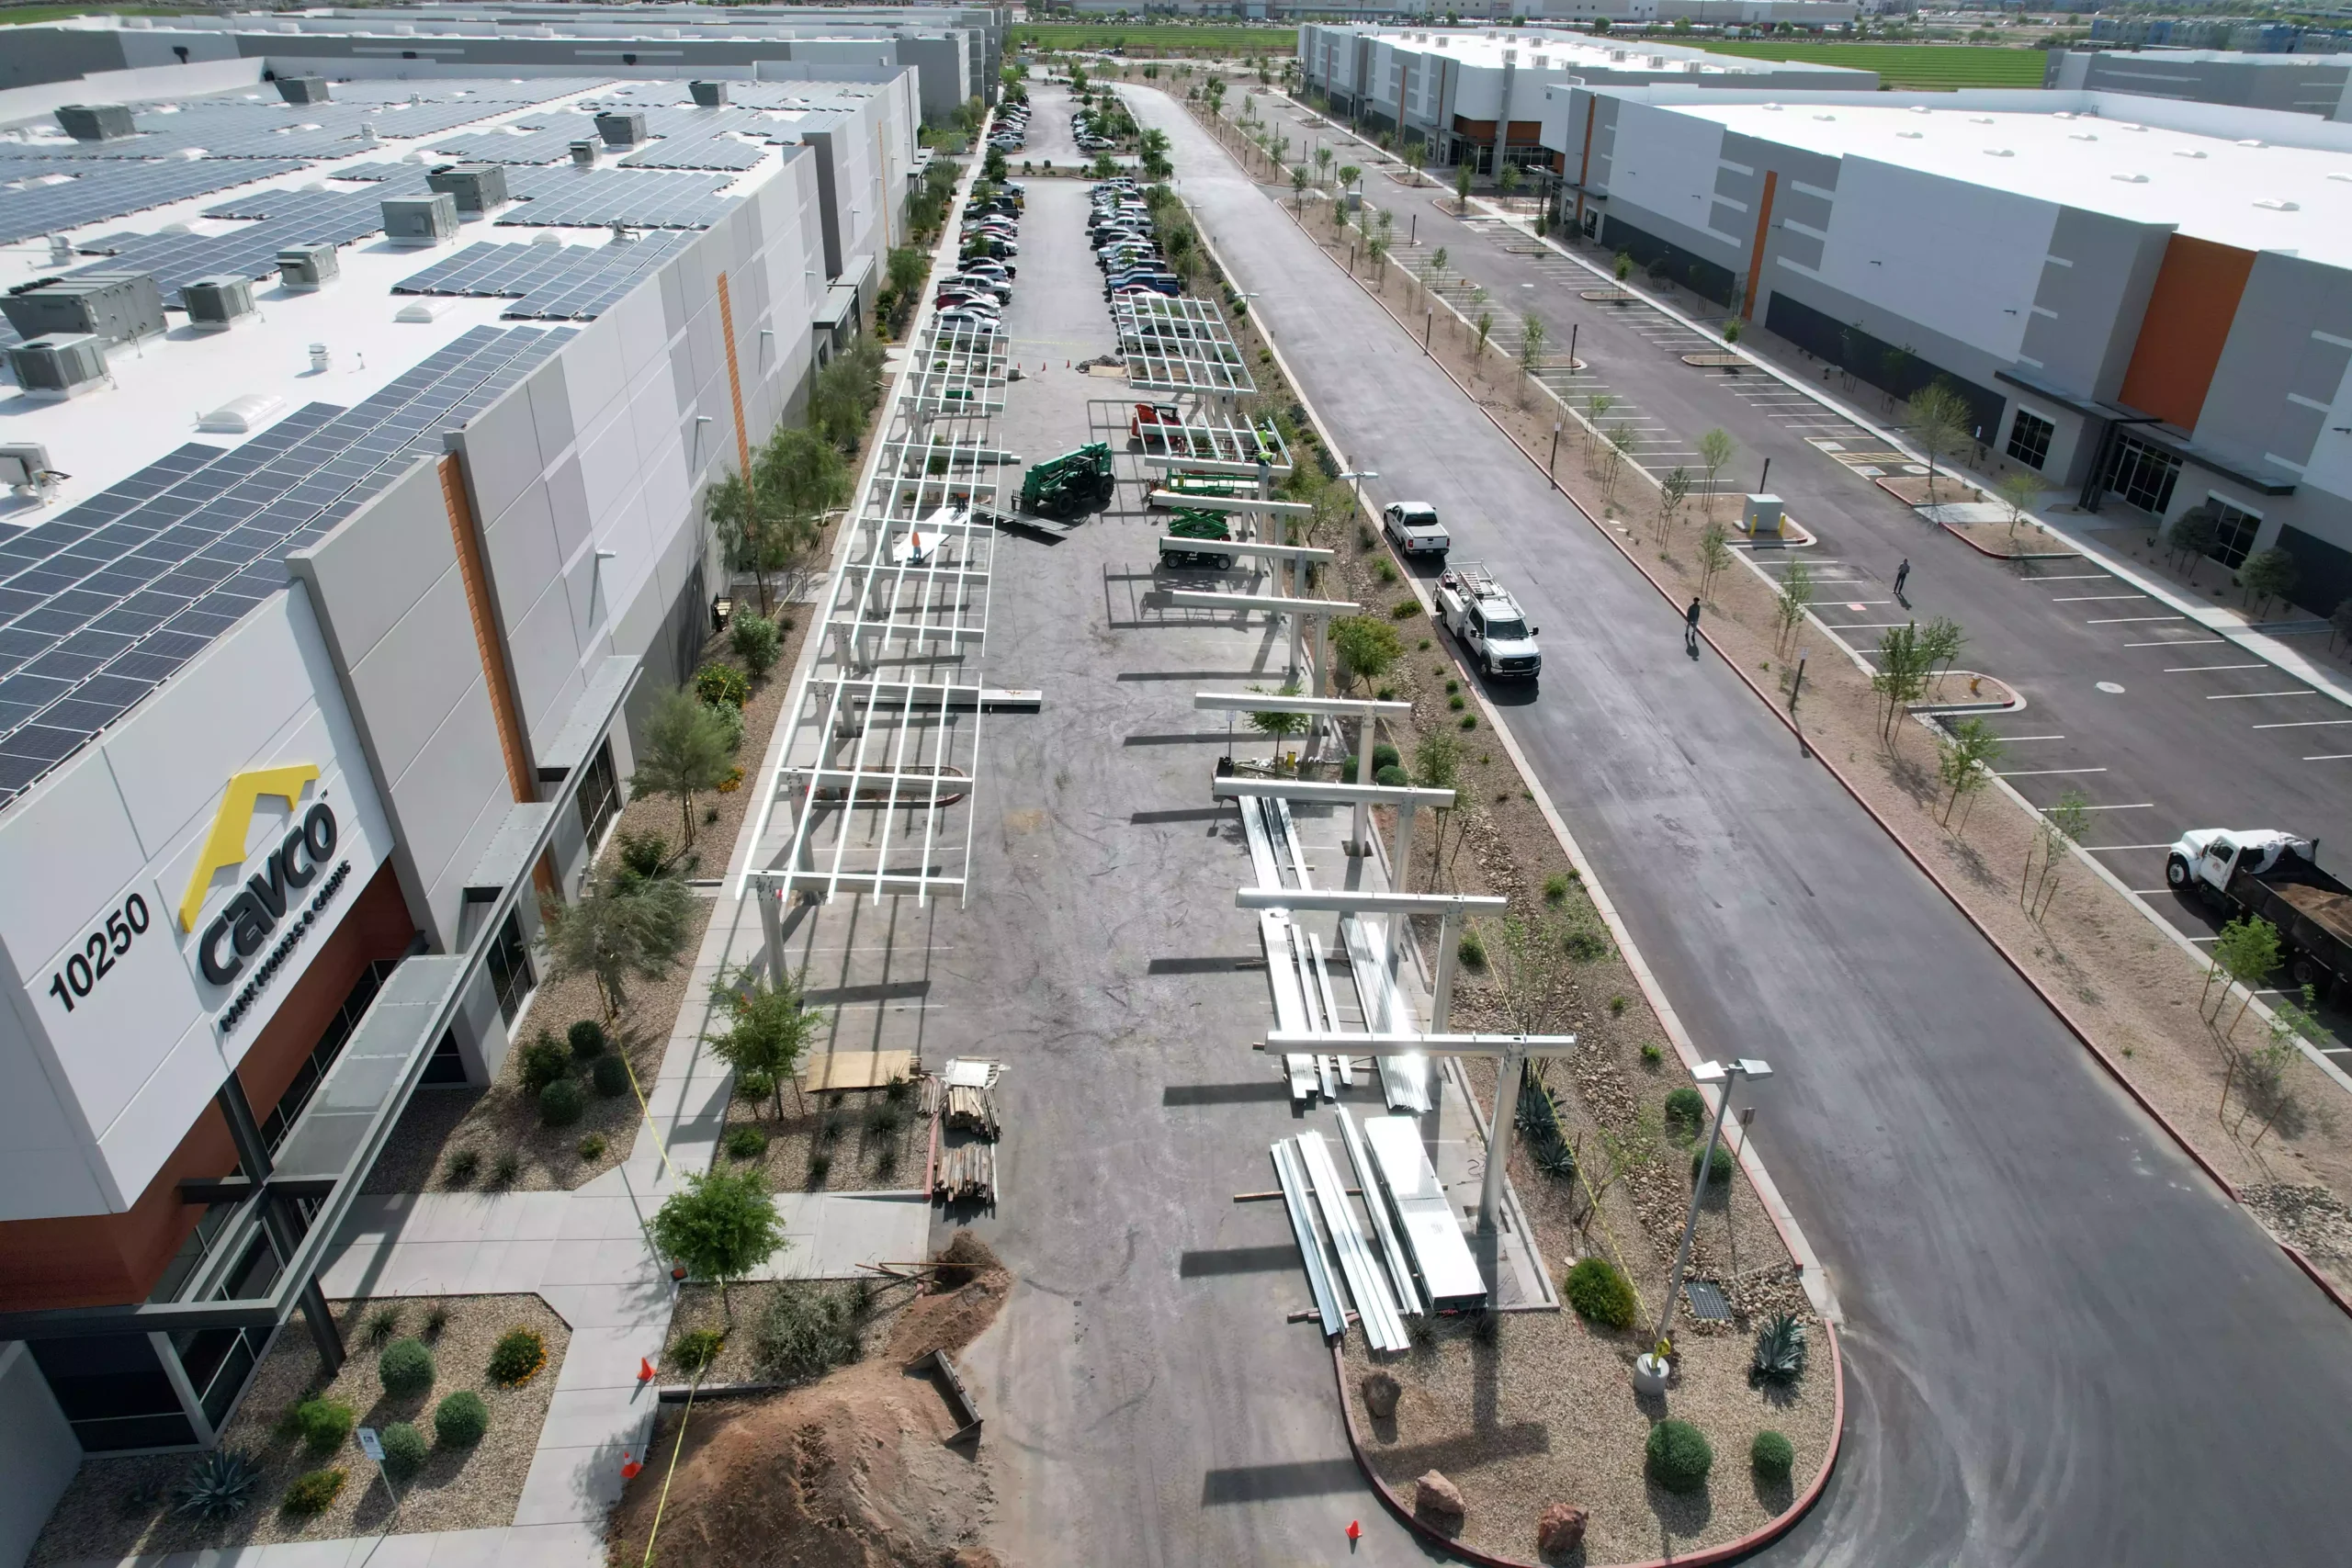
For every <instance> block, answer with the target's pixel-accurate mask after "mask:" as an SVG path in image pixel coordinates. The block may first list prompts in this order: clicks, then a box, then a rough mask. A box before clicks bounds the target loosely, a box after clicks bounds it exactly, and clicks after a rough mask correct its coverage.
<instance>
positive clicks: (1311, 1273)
mask: <svg viewBox="0 0 2352 1568" xmlns="http://www.w3.org/2000/svg"><path fill="white" fill-rule="evenodd" d="M1273 1156H1274V1179H1275V1180H1276V1181H1278V1182H1280V1183H1281V1184H1282V1190H1283V1208H1285V1209H1287V1210H1288V1211H1289V1212H1290V1232H1291V1235H1292V1236H1293V1237H1295V1239H1296V1240H1297V1242H1298V1258H1299V1262H1300V1264H1301V1265H1302V1266H1303V1267H1304V1268H1305V1269H1306V1284H1307V1288H1308V1289H1309V1290H1311V1291H1312V1292H1314V1293H1315V1311H1316V1314H1317V1316H1319V1317H1320V1318H1321V1319H1322V1320H1323V1337H1324V1338H1325V1339H1327V1340H1329V1339H1336V1338H1338V1337H1340V1335H1342V1334H1344V1333H1346V1332H1347V1331H1348V1319H1347V1314H1346V1313H1345V1312H1344V1311H1343V1310H1342V1309H1341V1308H1340V1294H1339V1292H1337V1291H1336V1290H1334V1289H1333V1288H1332V1285H1331V1268H1330V1265H1329V1263H1327V1262H1325V1261H1324V1258H1323V1238H1322V1236H1321V1235H1320V1234H1319V1233H1317V1230H1316V1228H1315V1213H1314V1210H1313V1209H1312V1208H1311V1207H1310V1206H1309V1204H1308V1202H1307V1199H1306V1172H1305V1171H1304V1170H1302V1169H1301V1168H1300V1167H1299V1160H1298V1150H1297V1148H1296V1147H1295V1145H1293V1144H1292V1143H1291V1141H1290V1140H1289V1139H1288V1138H1284V1139H1283V1141H1282V1142H1280V1143H1278V1144H1276V1145H1274V1148H1273Z"/></svg>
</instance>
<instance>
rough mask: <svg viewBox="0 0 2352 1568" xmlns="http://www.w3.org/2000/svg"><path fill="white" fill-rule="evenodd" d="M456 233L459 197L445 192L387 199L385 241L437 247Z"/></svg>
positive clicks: (385, 203) (385, 207)
mask: <svg viewBox="0 0 2352 1568" xmlns="http://www.w3.org/2000/svg"><path fill="white" fill-rule="evenodd" d="M457 232H458V198H457V197H454V196H451V195H450V194H449V193H448V192H447V191H446V190H436V191H435V192H434V193H433V194H432V195H431V196H388V197H385V198H384V238H386V239H387V240H390V241H391V242H392V243H394V244H396V245H437V244H440V243H442V242H443V241H445V240H448V239H451V238H453V237H454V236H455V235H456V234H457Z"/></svg>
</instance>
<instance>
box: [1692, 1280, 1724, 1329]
mask: <svg viewBox="0 0 2352 1568" xmlns="http://www.w3.org/2000/svg"><path fill="white" fill-rule="evenodd" d="M1682 1294H1683V1296H1684V1297H1685V1298H1686V1299H1688V1300H1689V1302H1690V1303H1691V1316H1693V1317H1697V1318H1703V1319H1705V1320H1706V1321H1707V1322H1709V1323H1729V1322H1730V1321H1731V1306H1730V1303H1726V1302H1725V1301H1724V1292H1723V1291H1722V1289H1721V1287H1719V1286H1717V1285H1716V1284H1715V1283H1714V1282H1713V1280H1684V1281H1683V1282H1682Z"/></svg>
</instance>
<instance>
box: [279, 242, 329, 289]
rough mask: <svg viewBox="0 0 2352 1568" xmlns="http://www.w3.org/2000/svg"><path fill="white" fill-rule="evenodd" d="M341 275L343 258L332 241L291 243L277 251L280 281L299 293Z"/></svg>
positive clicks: (323, 286)
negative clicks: (323, 242) (328, 242)
mask: <svg viewBox="0 0 2352 1568" xmlns="http://www.w3.org/2000/svg"><path fill="white" fill-rule="evenodd" d="M340 276H343V262H342V260H341V258H340V257H339V256H338V255H337V254H336V252H335V248H334V246H333V245H329V244H309V245H289V246H288V247H287V248H286V249H284V250H282V251H280V252H278V253H277V281H278V283H279V284H280V285H282V286H283V287H285V288H289V289H292V290H293V291H294V292H296V293H298V294H307V293H309V292H311V290H312V289H316V288H325V287H326V286H327V285H328V284H330V283H333V282H334V280H335V279H336V278H338V277H340Z"/></svg>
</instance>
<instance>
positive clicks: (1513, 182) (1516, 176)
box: [1495, 164, 1521, 202]
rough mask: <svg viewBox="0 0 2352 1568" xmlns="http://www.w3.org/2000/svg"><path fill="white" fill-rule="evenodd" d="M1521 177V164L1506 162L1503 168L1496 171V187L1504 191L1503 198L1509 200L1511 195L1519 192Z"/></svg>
mask: <svg viewBox="0 0 2352 1568" xmlns="http://www.w3.org/2000/svg"><path fill="white" fill-rule="evenodd" d="M1520 178H1521V176H1520V173H1519V165H1518V164H1504V165H1503V166H1502V167H1501V168H1499V169H1497V170H1496V171H1495V188H1496V189H1497V190H1499V191H1501V192H1502V195H1503V200H1504V201H1505V202H1509V201H1510V198H1511V197H1512V196H1513V195H1514V194H1516V193H1517V192H1518V190H1519V184H1520Z"/></svg>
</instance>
